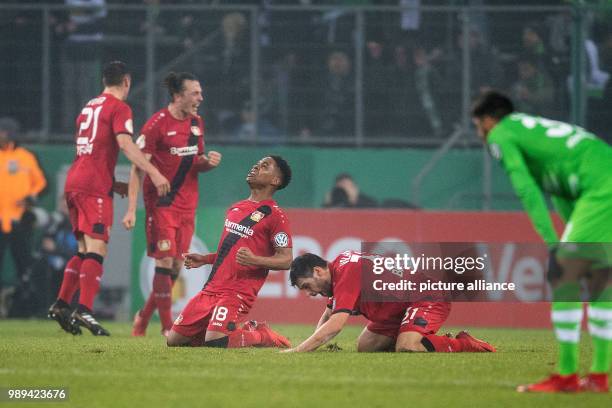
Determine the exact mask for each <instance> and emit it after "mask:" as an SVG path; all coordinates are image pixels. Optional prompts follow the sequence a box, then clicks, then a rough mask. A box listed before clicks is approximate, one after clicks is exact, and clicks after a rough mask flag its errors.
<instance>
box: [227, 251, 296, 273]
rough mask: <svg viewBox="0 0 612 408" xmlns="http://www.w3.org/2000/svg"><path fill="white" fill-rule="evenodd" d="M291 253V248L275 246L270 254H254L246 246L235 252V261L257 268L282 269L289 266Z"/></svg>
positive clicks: (291, 257) (291, 258)
mask: <svg viewBox="0 0 612 408" xmlns="http://www.w3.org/2000/svg"><path fill="white" fill-rule="evenodd" d="M292 260H293V254H292V251H291V248H276V249H275V253H274V255H272V256H259V255H255V254H254V253H253V252H251V250H250V249H249V248H247V247H241V248H239V249H238V252H236V262H238V263H239V264H240V265H244V266H256V267H258V268H265V269H272V270H275V271H282V270H286V269H289V268H290V267H291V261H292Z"/></svg>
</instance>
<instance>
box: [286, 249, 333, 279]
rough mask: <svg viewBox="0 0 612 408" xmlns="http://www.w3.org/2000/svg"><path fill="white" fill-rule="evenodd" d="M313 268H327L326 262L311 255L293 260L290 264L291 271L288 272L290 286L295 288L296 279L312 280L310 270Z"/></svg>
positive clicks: (307, 254)
mask: <svg viewBox="0 0 612 408" xmlns="http://www.w3.org/2000/svg"><path fill="white" fill-rule="evenodd" d="M315 266H319V267H321V268H325V267H326V266H327V261H326V260H325V259H323V258H321V257H320V256H318V255H315V254H311V253H306V254H304V255H300V256H298V257H297V258H295V259H294V260H293V262H291V270H290V271H289V280H290V281H291V286H297V281H298V279H306V278H312V274H313V272H312V270H313V269H314V268H315Z"/></svg>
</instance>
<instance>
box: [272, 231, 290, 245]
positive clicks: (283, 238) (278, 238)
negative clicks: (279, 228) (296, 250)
mask: <svg viewBox="0 0 612 408" xmlns="http://www.w3.org/2000/svg"><path fill="white" fill-rule="evenodd" d="M274 244H275V245H276V246H277V247H278V248H286V247H287V245H289V236H288V235H287V234H286V233H284V232H279V233H278V234H276V235H275V236H274Z"/></svg>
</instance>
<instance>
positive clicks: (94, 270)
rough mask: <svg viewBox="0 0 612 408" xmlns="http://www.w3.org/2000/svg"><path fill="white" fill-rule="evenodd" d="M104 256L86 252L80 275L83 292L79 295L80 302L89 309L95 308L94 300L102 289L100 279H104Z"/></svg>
mask: <svg viewBox="0 0 612 408" xmlns="http://www.w3.org/2000/svg"><path fill="white" fill-rule="evenodd" d="M103 262H104V258H103V257H102V255H99V254H96V253H93V252H88V253H86V254H85V259H83V263H82V264H81V273H80V275H79V285H80V287H81V293H80V296H79V304H80V305H83V306H85V307H86V308H87V309H89V310H92V309H93V302H94V299H95V297H96V295H97V294H98V291H99V290H100V280H101V279H102V272H103V269H102V263H103Z"/></svg>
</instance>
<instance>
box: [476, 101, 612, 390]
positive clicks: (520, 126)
mask: <svg viewBox="0 0 612 408" xmlns="http://www.w3.org/2000/svg"><path fill="white" fill-rule="evenodd" d="M472 116H473V120H474V123H475V125H476V127H477V129H478V134H479V136H480V137H481V138H482V140H483V141H484V142H485V143H487V144H488V145H489V149H490V151H491V154H492V155H493V156H494V157H495V158H497V159H498V160H500V161H501V163H502V165H503V167H504V168H505V170H506V172H507V173H508V175H509V176H510V180H511V182H512V185H513V186H514V189H515V190H516V193H517V194H518V196H519V198H520V199H521V201H522V203H523V206H524V207H525V210H526V211H527V214H528V215H529V217H530V218H531V221H532V223H533V224H534V227H535V229H536V230H537V231H538V233H539V234H540V235H541V237H542V238H543V240H544V241H545V242H546V243H547V244H549V246H551V249H552V256H551V260H550V263H551V265H555V261H556V260H557V261H558V262H559V266H560V272H559V273H557V274H554V273H553V274H550V275H551V276H549V277H550V278H551V283H552V285H553V288H554V289H553V304H552V322H553V326H554V328H555V335H556V337H557V341H558V343H559V364H558V370H559V371H558V374H553V375H551V376H550V377H549V378H547V379H545V380H543V381H541V382H539V383H535V384H530V385H526V386H521V387H519V391H531V392H561V391H565V392H576V391H580V390H589V391H599V392H606V391H608V390H609V385H608V371H609V370H610V358H611V353H612V346H611V343H612V287H610V285H609V284H608V283H609V275H608V273H609V270H607V269H608V268H609V267H610V265H612V262H610V260H611V258H612V255H611V250H610V249H611V248H610V247H611V245H612V244H611V243H612V148H610V146H608V145H606V144H605V143H604V142H603V141H601V140H599V139H597V138H596V137H595V135H593V134H591V133H588V132H587V131H585V130H584V129H582V128H579V127H577V126H572V125H569V124H567V123H563V122H557V121H553V120H548V119H544V118H540V117H535V116H530V115H526V114H524V113H515V112H514V106H513V104H512V102H511V101H510V99H509V98H507V97H506V96H504V95H502V94H500V93H497V92H488V93H486V94H484V95H482V96H481V97H480V98H479V99H478V100H477V101H476V102H475V103H474V106H473V110H472ZM542 191H544V192H547V193H549V194H550V195H551V197H552V201H553V204H554V205H555V208H556V209H557V211H558V212H559V215H561V217H562V218H563V219H564V221H565V222H566V227H565V231H564V232H563V236H562V238H561V242H562V244H560V245H557V243H558V242H559V238H558V237H557V234H556V232H555V229H554V228H553V223H552V221H551V218H550V216H549V213H548V209H547V206H546V202H545V201H544V197H543V194H542ZM564 243H580V244H582V245H567V244H564ZM585 243H587V244H585ZM592 243H596V244H595V245H594V244H592ZM555 252H556V255H555ZM551 272H555V271H554V270H552V269H551ZM588 273H590V274H591V277H592V282H594V281H595V282H596V281H599V283H598V287H597V289H596V290H595V291H594V292H592V294H591V296H590V299H591V300H592V301H591V302H590V303H589V311H588V314H589V331H590V333H591V336H592V337H593V345H594V350H593V363H592V365H591V370H590V371H591V372H590V374H589V375H588V376H586V377H584V378H583V379H582V380H580V381H579V378H578V375H577V372H578V346H579V340H580V326H581V323H582V302H580V299H581V297H580V296H581V295H580V285H579V279H580V278H581V277H584V276H585V275H587V274H588ZM606 275H607V276H608V277H606Z"/></svg>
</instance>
